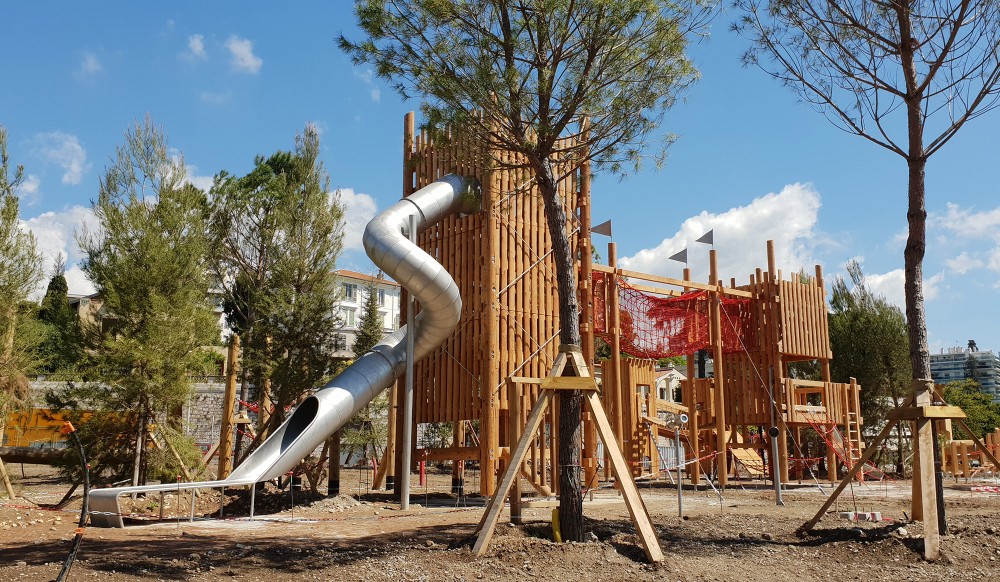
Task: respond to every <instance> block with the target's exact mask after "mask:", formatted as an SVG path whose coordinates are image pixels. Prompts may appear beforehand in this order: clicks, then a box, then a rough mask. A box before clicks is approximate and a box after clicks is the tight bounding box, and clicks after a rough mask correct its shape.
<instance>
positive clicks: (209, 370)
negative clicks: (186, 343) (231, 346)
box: [191, 347, 226, 376]
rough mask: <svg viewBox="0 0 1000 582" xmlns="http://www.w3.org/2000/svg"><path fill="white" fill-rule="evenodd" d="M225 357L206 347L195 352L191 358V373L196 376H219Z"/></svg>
mask: <svg viewBox="0 0 1000 582" xmlns="http://www.w3.org/2000/svg"><path fill="white" fill-rule="evenodd" d="M225 363H226V356H224V355H222V354H221V353H219V352H217V351H216V350H214V349H212V348H208V347H201V348H199V349H197V350H195V352H194V354H193V356H192V364H191V373H192V374H194V375H196V376H220V375H221V374H222V368H223V365H224V364H225Z"/></svg>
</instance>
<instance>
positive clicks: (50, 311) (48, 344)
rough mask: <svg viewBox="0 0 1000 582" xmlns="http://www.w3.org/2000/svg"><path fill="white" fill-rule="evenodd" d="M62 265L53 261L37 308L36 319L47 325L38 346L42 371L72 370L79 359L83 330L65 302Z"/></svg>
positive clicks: (80, 357) (78, 319)
mask: <svg viewBox="0 0 1000 582" xmlns="http://www.w3.org/2000/svg"><path fill="white" fill-rule="evenodd" d="M64 267H65V264H64V263H63V262H62V261H59V263H58V264H56V267H55V269H54V272H53V274H52V278H51V279H50V280H49V286H48V288H47V289H46V290H45V297H43V298H42V306H41V309H39V311H38V319H39V321H41V322H43V323H44V324H46V325H47V327H48V337H47V338H46V339H45V342H44V343H43V344H42V346H41V352H42V354H43V356H44V357H45V358H46V362H45V366H44V370H45V371H46V372H70V371H74V370H75V369H76V367H77V364H79V363H80V361H81V360H82V359H83V330H82V329H81V327H80V317H79V316H78V315H77V314H76V313H75V312H74V311H73V309H72V308H71V307H70V305H69V286H68V285H67V284H66V276H65V275H64V274H63V269H64Z"/></svg>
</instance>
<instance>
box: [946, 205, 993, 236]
mask: <svg viewBox="0 0 1000 582" xmlns="http://www.w3.org/2000/svg"><path fill="white" fill-rule="evenodd" d="M928 222H929V223H930V224H931V225H933V226H935V227H938V228H943V229H946V230H950V231H952V232H953V233H954V234H956V235H958V236H961V237H963V238H988V239H993V240H1000V207H997V208H994V209H992V210H984V211H981V212H976V211H975V210H973V209H971V208H962V207H961V206H959V205H958V204H951V203H949V204H948V206H947V209H946V210H945V212H944V214H932V215H931V216H930V217H929V218H928Z"/></svg>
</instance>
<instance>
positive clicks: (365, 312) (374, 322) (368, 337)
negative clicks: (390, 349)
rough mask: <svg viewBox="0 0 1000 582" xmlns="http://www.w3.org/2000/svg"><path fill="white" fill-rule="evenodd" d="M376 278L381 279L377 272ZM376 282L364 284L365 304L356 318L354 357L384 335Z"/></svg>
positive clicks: (363, 352) (358, 356) (368, 348)
mask: <svg viewBox="0 0 1000 582" xmlns="http://www.w3.org/2000/svg"><path fill="white" fill-rule="evenodd" d="M377 279H378V280H381V279H382V274H381V273H379V276H378V277H377ZM378 307H379V305H378V283H377V282H376V281H369V282H368V283H367V284H366V285H365V304H364V306H363V307H362V313H361V318H360V319H359V320H358V331H357V333H356V334H355V336H354V345H353V346H352V348H351V349H352V350H353V351H354V357H355V358H360V357H361V356H363V355H365V353H366V352H367V351H368V350H370V349H372V348H373V347H374V346H375V344H377V343H378V342H379V341H380V340H381V339H382V336H383V335H385V331H384V329H383V326H382V323H383V321H384V319H385V318H384V317H382V314H381V313H379V310H378Z"/></svg>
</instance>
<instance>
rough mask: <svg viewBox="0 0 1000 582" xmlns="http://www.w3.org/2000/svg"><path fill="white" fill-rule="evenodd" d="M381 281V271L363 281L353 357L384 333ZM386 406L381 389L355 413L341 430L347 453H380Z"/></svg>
mask: <svg viewBox="0 0 1000 582" xmlns="http://www.w3.org/2000/svg"><path fill="white" fill-rule="evenodd" d="M381 280H382V273H381V272H380V273H379V274H378V276H377V277H375V278H373V279H371V280H370V281H368V283H366V284H365V302H364V306H363V307H362V313H361V318H360V319H359V320H358V330H357V333H356V334H355V336H354V345H353V346H351V349H352V351H353V352H354V357H355V358H360V357H361V356H363V355H365V353H367V352H368V350H370V349H372V348H373V347H374V346H375V344H377V343H378V342H379V341H380V340H381V339H382V336H383V335H385V329H384V327H383V323H384V321H385V318H384V317H383V316H382V314H381V313H380V312H379V304H378V282H379V281H381ZM388 409H389V398H388V395H387V394H386V392H382V393H381V394H379V395H378V396H376V397H375V398H374V399H372V401H371V402H369V403H368V404H367V405H365V407H364V408H363V409H361V410H360V411H359V412H358V413H357V414H356V415H354V418H352V419H351V420H350V421H349V422H348V423H347V426H346V427H345V428H344V432H343V440H344V444H345V446H346V448H347V451H348V454H351V455H353V454H354V453H355V452H358V451H361V452H362V455H363V456H364V457H365V458H367V457H368V455H369V454H375V455H379V454H380V452H379V450H380V449H382V448H385V444H386V439H387V438H388V436H389V427H388V426H387V424H386V421H387V420H388V415H387V414H386V412H387V411H388Z"/></svg>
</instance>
